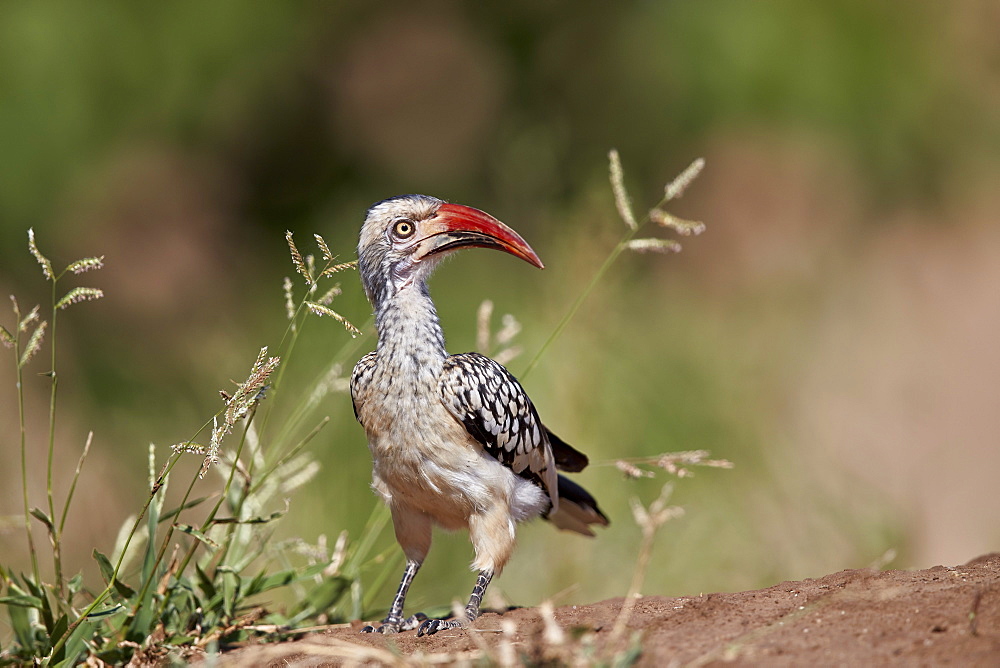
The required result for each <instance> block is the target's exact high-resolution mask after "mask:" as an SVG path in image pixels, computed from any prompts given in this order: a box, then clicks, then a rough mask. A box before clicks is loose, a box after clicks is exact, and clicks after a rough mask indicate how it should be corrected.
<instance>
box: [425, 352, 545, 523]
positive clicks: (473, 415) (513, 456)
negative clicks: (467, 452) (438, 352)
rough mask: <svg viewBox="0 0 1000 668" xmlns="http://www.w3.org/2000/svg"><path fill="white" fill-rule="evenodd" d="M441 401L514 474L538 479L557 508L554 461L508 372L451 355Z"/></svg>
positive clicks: (485, 360)
mask: <svg viewBox="0 0 1000 668" xmlns="http://www.w3.org/2000/svg"><path fill="white" fill-rule="evenodd" d="M438 386H439V388H440V391H441V401H442V402H443V403H444V406H445V408H447V409H448V412H450V413H451V414H452V415H453V416H455V418H456V419H457V420H459V421H460V422H461V423H462V424H463V425H465V429H466V431H468V432H469V434H470V435H471V436H472V437H473V438H475V439H476V440H477V441H479V442H480V443H481V444H482V445H483V449H484V450H486V452H488V453H489V454H490V455H492V456H493V457H495V458H496V459H497V461H499V462H500V463H501V464H503V465H504V466H507V467H508V468H510V469H511V470H512V471H513V472H514V473H516V474H518V475H520V476H522V477H524V478H527V479H529V480H532V481H535V482H537V483H539V484H540V485H541V486H542V488H543V489H545V491H546V492H547V493H548V495H549V498H550V499H552V506H553V508H552V510H553V511H554V510H556V509H557V507H558V502H559V501H558V500H559V492H558V483H557V477H558V476H557V473H556V462H555V459H554V457H553V454H552V448H551V446H550V445H549V438H548V431H547V430H546V429H545V427H544V426H542V422H541V420H539V418H538V413H537V412H536V411H535V407H534V405H533V404H532V403H531V400H530V399H529V398H528V395H527V394H526V393H525V391H524V388H523V387H521V384H520V383H519V382H518V381H517V379H516V378H514V376H512V375H511V374H510V372H509V371H507V369H505V368H504V367H503V366H502V365H500V364H499V363H498V362H495V361H493V360H491V359H490V358H489V357H484V356H483V355H480V354H478V353H464V354H461V355H451V356H450V357H448V358H447V359H446V360H445V363H444V371H443V372H442V373H441V380H440V383H439V385H438Z"/></svg>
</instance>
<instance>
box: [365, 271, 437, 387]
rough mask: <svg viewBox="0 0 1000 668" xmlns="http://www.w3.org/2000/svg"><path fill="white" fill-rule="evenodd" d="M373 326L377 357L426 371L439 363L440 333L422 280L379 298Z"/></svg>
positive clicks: (432, 305)
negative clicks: (376, 341) (380, 299)
mask: <svg viewBox="0 0 1000 668" xmlns="http://www.w3.org/2000/svg"><path fill="white" fill-rule="evenodd" d="M375 327H376V329H377V330H378V354H379V357H380V358H383V359H386V360H387V361H390V360H391V361H394V362H395V363H398V364H401V365H407V366H411V365H412V366H417V367H419V368H423V369H426V370H433V369H439V368H440V367H441V366H443V364H444V358H445V357H446V356H447V353H446V352H445V349H444V332H443V331H442V330H441V323H440V322H439V321H438V317H437V310H435V308H434V302H433V301H431V296H430V293H429V292H428V290H427V284H426V283H424V282H414V283H411V284H409V285H406V286H404V287H403V288H401V289H400V290H399V291H398V292H396V293H395V294H393V295H392V296H391V297H388V298H386V299H383V300H382V301H381V302H380V303H379V305H378V308H377V310H376V312H375Z"/></svg>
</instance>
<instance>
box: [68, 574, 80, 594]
mask: <svg viewBox="0 0 1000 668" xmlns="http://www.w3.org/2000/svg"><path fill="white" fill-rule="evenodd" d="M67 585H68V586H69V593H70V594H78V593H79V592H80V590H81V589H83V573H77V574H76V575H74V576H73V577H71V578H70V579H69V582H68V583H67Z"/></svg>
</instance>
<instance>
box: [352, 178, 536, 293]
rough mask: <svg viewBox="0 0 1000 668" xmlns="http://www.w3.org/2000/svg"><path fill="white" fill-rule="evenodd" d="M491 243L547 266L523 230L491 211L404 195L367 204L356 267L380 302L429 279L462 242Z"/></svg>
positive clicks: (483, 245) (464, 244) (368, 290)
mask: <svg viewBox="0 0 1000 668" xmlns="http://www.w3.org/2000/svg"><path fill="white" fill-rule="evenodd" d="M472 247H476V248H493V249H496V250H501V251H504V252H507V253H510V254H511V255H514V256H516V257H519V258H521V259H522V260H524V261H526V262H529V263H531V264H533V265H535V266H536V267H538V268H539V269H542V268H543V265H542V261H541V260H540V259H538V255H536V254H535V251H533V250H532V249H531V247H530V246H529V245H528V244H527V242H525V240H524V239H522V238H521V236H520V235H519V234H518V233H517V232H515V231H514V230H512V229H511V228H509V227H507V226H506V225H504V224H503V223H501V222H500V221H499V220H497V219H496V218H494V217H493V216H491V215H489V214H488V213H485V212H483V211H480V210H479V209H473V208H472V207H469V206H462V205H461V204H450V203H448V202H444V201H442V200H439V199H437V198H435V197H428V196H426V195H402V196H399V197H392V198H390V199H387V200H383V201H381V202H378V203H377V204H374V205H373V206H372V207H371V208H370V209H368V215H367V217H366V218H365V223H364V225H363V226H362V227H361V238H360V240H359V241H358V270H359V273H360V274H361V282H362V284H363V285H364V288H365V293H366V294H367V295H368V299H369V301H371V303H372V304H373V305H375V306H376V307H377V306H378V304H379V303H381V301H382V300H383V299H384V298H385V297H387V296H389V295H391V294H395V293H396V292H397V291H399V290H400V289H402V288H404V287H406V286H407V285H410V284H413V283H415V282H416V283H419V282H422V281H424V280H426V279H427V277H428V276H429V275H430V273H431V271H433V269H434V267H435V266H436V265H437V263H438V262H439V261H440V260H441V259H442V258H443V257H444V256H445V255H448V254H449V253H451V252H452V251H455V250H458V249H460V248H472Z"/></svg>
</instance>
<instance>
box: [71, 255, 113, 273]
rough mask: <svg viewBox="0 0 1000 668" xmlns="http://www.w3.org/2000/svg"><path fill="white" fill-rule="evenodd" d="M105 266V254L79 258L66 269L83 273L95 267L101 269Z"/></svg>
mask: <svg viewBox="0 0 1000 668" xmlns="http://www.w3.org/2000/svg"><path fill="white" fill-rule="evenodd" d="M102 267H104V256H103V255H102V256H101V257H85V258H83V259H82V260H77V261H76V262H73V263H71V264H70V265H69V266H68V267H66V271H71V272H73V273H74V274H82V273H84V272H87V271H91V270H93V269H101V268H102Z"/></svg>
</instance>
